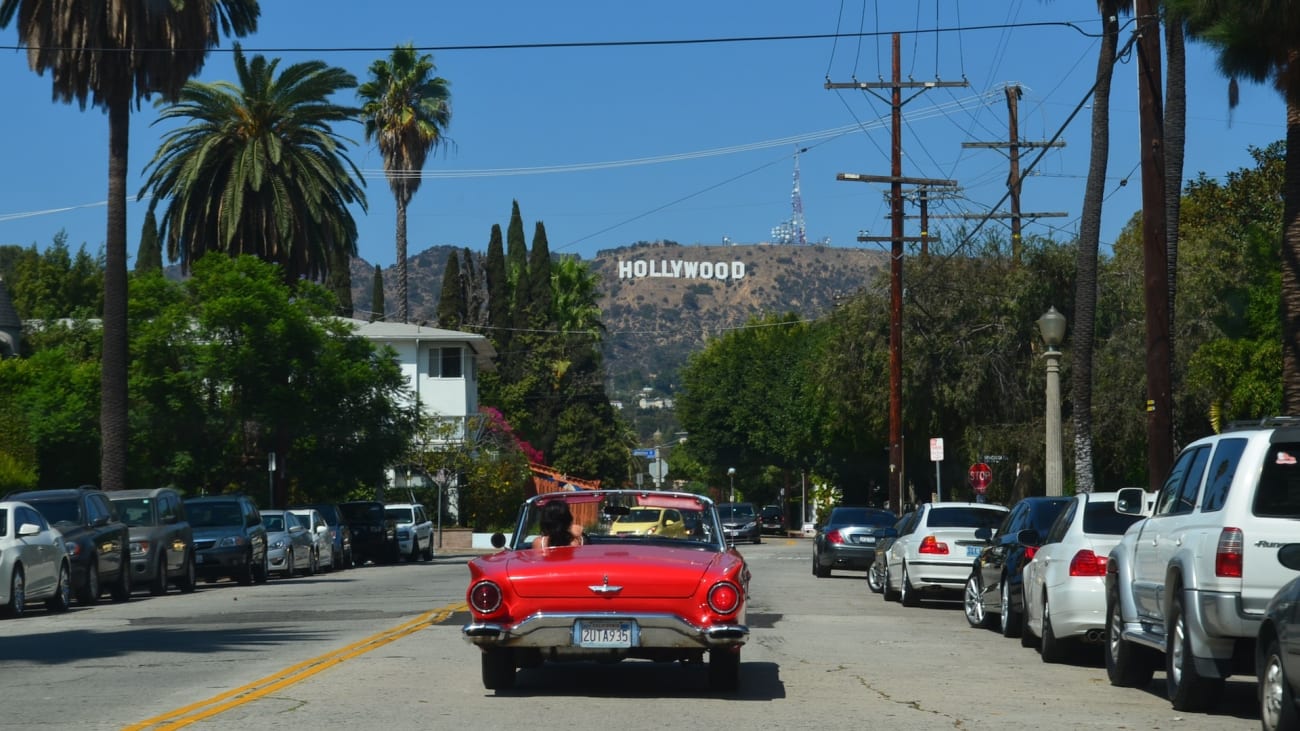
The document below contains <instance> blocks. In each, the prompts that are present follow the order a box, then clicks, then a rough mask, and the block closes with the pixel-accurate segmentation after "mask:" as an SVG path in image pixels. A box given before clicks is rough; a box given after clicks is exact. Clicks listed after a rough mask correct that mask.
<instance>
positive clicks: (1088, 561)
mask: <svg viewBox="0 0 1300 731" xmlns="http://www.w3.org/2000/svg"><path fill="white" fill-rule="evenodd" d="M1105 575H1106V557H1105V556H1098V555H1097V554H1095V553H1093V552H1092V551H1090V550H1088V549H1086V548H1085V549H1083V550H1082V551H1079V552H1078V553H1076V554H1074V558H1071V559H1070V576H1105Z"/></svg>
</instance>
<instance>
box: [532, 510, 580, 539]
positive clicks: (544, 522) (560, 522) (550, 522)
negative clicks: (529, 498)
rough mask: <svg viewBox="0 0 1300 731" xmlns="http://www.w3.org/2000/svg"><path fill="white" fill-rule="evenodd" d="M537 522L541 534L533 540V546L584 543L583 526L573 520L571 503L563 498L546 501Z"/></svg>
mask: <svg viewBox="0 0 1300 731" xmlns="http://www.w3.org/2000/svg"><path fill="white" fill-rule="evenodd" d="M537 522H538V526H539V528H540V529H541V535H540V536H538V537H537V538H536V539H534V540H533V548H543V549H545V548H555V547H557V546H581V545H582V526H581V525H578V524H575V523H574V522H573V513H571V512H569V504H568V503H566V502H564V501H563V500H551V501H548V502H546V503H544V504H543V505H542V510H541V515H540V516H538V520H537Z"/></svg>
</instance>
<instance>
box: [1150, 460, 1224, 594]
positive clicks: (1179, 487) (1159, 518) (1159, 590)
mask: <svg viewBox="0 0 1300 731" xmlns="http://www.w3.org/2000/svg"><path fill="white" fill-rule="evenodd" d="M1209 459H1210V446H1209V445H1208V444H1202V445H1197V446H1195V447H1191V448H1188V449H1186V450H1184V451H1183V453H1182V454H1180V455H1179V456H1178V459H1177V460H1176V461H1175V462H1174V466H1173V468H1172V469H1170V471H1169V476H1168V477H1167V478H1166V479H1165V483H1164V485H1163V486H1162V487H1161V489H1160V494H1159V495H1158V496H1157V497H1156V507H1155V511H1154V512H1153V513H1152V515H1151V517H1150V518H1148V519H1147V520H1145V521H1143V523H1142V526H1141V528H1140V529H1139V531H1140V532H1139V533H1138V535H1137V540H1136V541H1134V543H1133V602H1134V604H1135V605H1136V607H1137V612H1138V614H1139V615H1141V616H1144V617H1152V618H1155V619H1161V618H1162V617H1163V614H1164V613H1163V611H1162V609H1161V607H1162V606H1163V602H1164V592H1165V586H1164V585H1165V576H1166V569H1167V567H1168V565H1169V559H1170V558H1171V557H1172V556H1173V554H1174V552H1175V551H1177V550H1178V548H1179V542H1180V536H1181V534H1182V531H1183V530H1184V528H1185V526H1186V524H1187V522H1188V521H1189V520H1190V519H1191V517H1192V511H1193V508H1194V507H1195V505H1196V496H1197V493H1198V492H1199V490H1200V486H1201V480H1202V478H1203V477H1204V476H1205V466H1206V464H1207V463H1208V462H1209Z"/></svg>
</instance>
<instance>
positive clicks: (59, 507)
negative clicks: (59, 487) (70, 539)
mask: <svg viewBox="0 0 1300 731" xmlns="http://www.w3.org/2000/svg"><path fill="white" fill-rule="evenodd" d="M27 502H28V503H29V504H31V506H32V507H33V508H36V509H37V510H39V511H40V512H41V515H44V516H45V519H46V520H48V521H49V522H51V523H54V524H56V525H57V524H59V523H71V524H73V525H81V501H80V500H78V499H76V498H69V499H66V500H28V501H27Z"/></svg>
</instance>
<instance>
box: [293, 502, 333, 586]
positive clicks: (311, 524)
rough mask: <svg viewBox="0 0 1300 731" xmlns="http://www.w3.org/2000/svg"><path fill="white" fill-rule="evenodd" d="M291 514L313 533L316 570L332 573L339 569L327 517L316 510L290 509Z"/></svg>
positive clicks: (331, 530)
mask: <svg viewBox="0 0 1300 731" xmlns="http://www.w3.org/2000/svg"><path fill="white" fill-rule="evenodd" d="M289 512H291V513H293V514H294V515H296V516H297V517H298V520H300V521H302V524H303V525H304V526H306V527H307V530H308V531H309V532H310V533H311V539H312V544H313V545H312V550H313V551H314V552H315V553H316V563H317V566H316V568H317V569H318V570H319V569H329V570H331V571H333V570H334V569H336V568H338V565H337V564H335V563H334V541H333V538H332V536H333V529H332V528H330V527H329V524H328V523H326V522H325V516H323V515H321V514H320V511H319V510H316V509H315V508H290V509H289Z"/></svg>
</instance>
